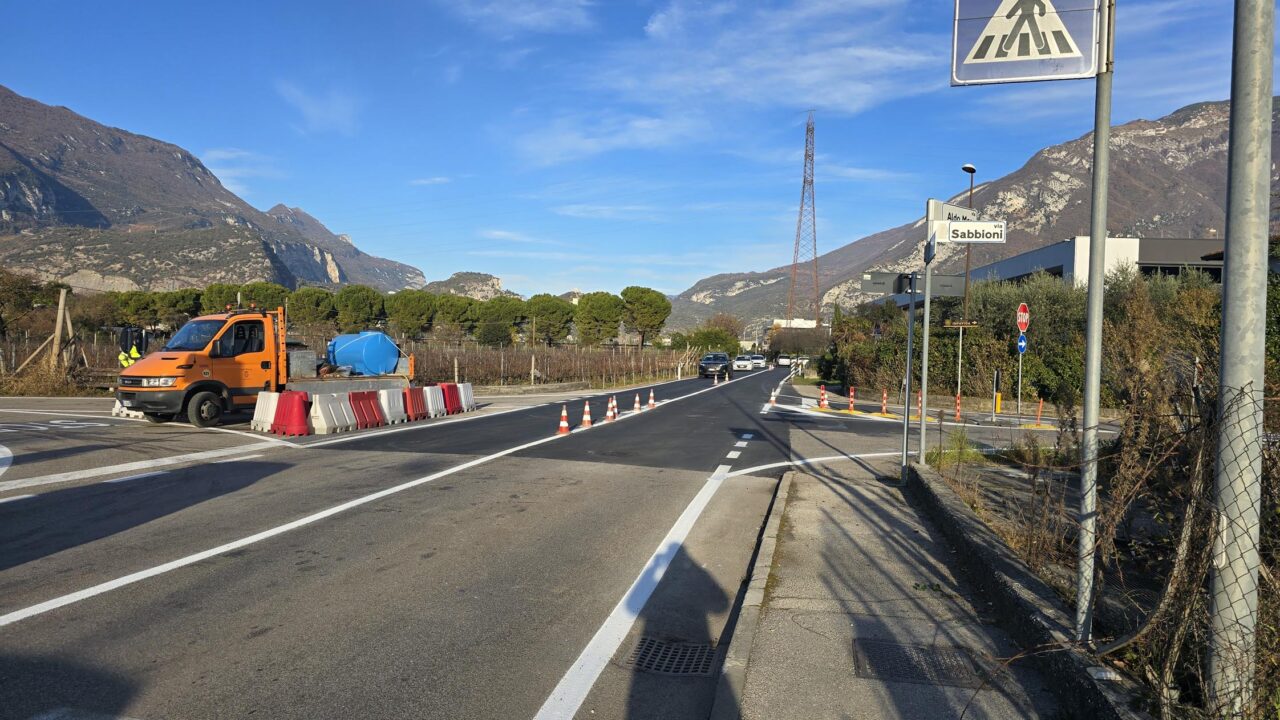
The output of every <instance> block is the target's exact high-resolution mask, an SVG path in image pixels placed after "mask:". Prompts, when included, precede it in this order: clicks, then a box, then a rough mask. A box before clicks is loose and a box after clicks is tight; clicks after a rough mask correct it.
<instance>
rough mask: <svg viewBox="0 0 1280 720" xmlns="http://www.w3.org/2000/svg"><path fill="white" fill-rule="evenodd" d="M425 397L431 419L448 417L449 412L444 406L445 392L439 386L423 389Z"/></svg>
mask: <svg viewBox="0 0 1280 720" xmlns="http://www.w3.org/2000/svg"><path fill="white" fill-rule="evenodd" d="M423 390H424V391H425V392H424V393H423V395H425V396H426V398H427V414H429V415H430V416H431V417H440V416H441V415H448V414H449V411H448V410H447V409H445V406H444V391H443V390H441V389H440V386H439V385H428V386H427V387H425V388H423Z"/></svg>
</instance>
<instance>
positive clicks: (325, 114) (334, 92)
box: [276, 80, 363, 135]
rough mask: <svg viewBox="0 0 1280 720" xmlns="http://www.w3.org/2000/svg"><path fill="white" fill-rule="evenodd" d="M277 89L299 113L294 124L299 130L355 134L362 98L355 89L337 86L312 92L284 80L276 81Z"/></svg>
mask: <svg viewBox="0 0 1280 720" xmlns="http://www.w3.org/2000/svg"><path fill="white" fill-rule="evenodd" d="M276 92H277V93H279V95H280V97H281V98H282V99H283V100H284V101H285V102H287V103H289V104H290V105H292V106H293V108H294V109H295V110H297V111H298V112H299V113H300V114H301V115H302V124H301V125H296V126H295V127H296V129H298V130H299V131H300V132H304V133H327V132H336V133H339V134H341V135H354V134H355V133H356V130H357V129H358V128H359V115H360V109H361V106H362V105H363V102H362V101H361V99H360V98H359V97H358V96H357V95H355V94H354V93H351V92H349V91H347V90H343V89H341V88H337V87H330V88H328V89H327V90H324V91H321V92H311V91H308V90H304V89H303V88H301V87H299V86H298V85H296V84H294V83H291V82H288V81H286V80H280V81H278V82H277V83H276Z"/></svg>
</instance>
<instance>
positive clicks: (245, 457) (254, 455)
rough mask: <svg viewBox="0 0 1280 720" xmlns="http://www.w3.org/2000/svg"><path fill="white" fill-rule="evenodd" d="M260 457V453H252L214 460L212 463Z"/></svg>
mask: <svg viewBox="0 0 1280 720" xmlns="http://www.w3.org/2000/svg"><path fill="white" fill-rule="evenodd" d="M260 457H262V453H254V454H252V455H241V456H240V457H233V458H227V459H226V460H214V461H213V464H214V465H221V464H222V463H233V462H240V461H241V460H252V459H253V458H260Z"/></svg>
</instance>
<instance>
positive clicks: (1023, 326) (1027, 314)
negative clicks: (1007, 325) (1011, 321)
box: [1018, 303, 1031, 332]
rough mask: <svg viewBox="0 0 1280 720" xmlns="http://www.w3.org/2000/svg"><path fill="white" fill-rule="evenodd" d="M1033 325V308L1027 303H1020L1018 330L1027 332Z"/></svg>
mask: <svg viewBox="0 0 1280 720" xmlns="http://www.w3.org/2000/svg"><path fill="white" fill-rule="evenodd" d="M1029 327H1031V308H1029V307H1027V304H1026V303H1021V304H1019V305H1018V332H1026V331H1027V328H1029Z"/></svg>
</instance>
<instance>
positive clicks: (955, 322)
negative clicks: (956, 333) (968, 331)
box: [942, 320, 978, 328]
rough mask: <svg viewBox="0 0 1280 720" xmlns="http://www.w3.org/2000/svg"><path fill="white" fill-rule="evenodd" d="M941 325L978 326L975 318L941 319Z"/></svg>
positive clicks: (951, 326)
mask: <svg viewBox="0 0 1280 720" xmlns="http://www.w3.org/2000/svg"><path fill="white" fill-rule="evenodd" d="M942 327H945V328H975V327H978V321H977V320H943V321H942Z"/></svg>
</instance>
